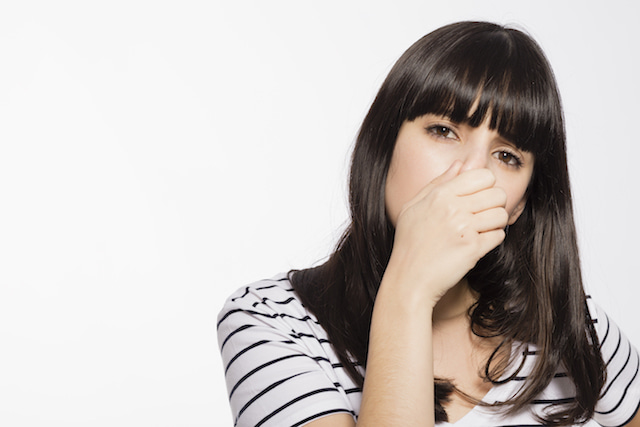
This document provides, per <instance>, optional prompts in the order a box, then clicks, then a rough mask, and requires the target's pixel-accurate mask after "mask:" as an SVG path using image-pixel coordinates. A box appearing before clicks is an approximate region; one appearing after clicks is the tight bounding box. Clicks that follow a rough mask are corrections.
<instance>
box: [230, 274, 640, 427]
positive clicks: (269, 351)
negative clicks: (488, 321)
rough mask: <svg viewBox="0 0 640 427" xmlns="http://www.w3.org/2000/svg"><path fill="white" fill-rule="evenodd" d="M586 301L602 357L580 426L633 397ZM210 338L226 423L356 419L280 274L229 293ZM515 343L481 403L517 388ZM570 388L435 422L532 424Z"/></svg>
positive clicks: (601, 419) (596, 311) (323, 346)
mask: <svg viewBox="0 0 640 427" xmlns="http://www.w3.org/2000/svg"><path fill="white" fill-rule="evenodd" d="M589 304H590V309H591V314H592V318H593V320H594V323H595V325H596V330H597V332H598V336H599V339H600V342H601V343H602V355H603V358H604V361H605V363H607V382H606V385H605V387H604V389H603V392H602V397H601V399H600V400H599V402H598V404H597V406H596V414H595V416H594V419H593V420H591V421H590V422H588V423H587V424H585V425H586V426H588V427H595V426H599V425H602V426H621V425H623V424H624V423H626V422H627V421H628V420H629V419H630V418H631V417H632V416H633V415H634V414H635V413H636V411H637V409H638V405H639V403H640V375H639V374H638V371H639V367H640V358H639V356H638V352H637V350H636V349H635V348H634V347H633V346H632V345H631V344H630V342H629V340H628V339H627V338H626V337H625V336H624V335H623V334H622V332H621V331H620V330H619V329H618V327H617V326H616V325H615V324H614V323H613V322H612V321H611V320H610V319H609V317H608V316H607V315H606V314H605V313H604V312H603V311H602V310H601V309H600V308H599V307H597V306H595V304H593V303H592V302H591V300H590V301H589ZM218 344H219V346H220V352H221V354H222V360H223V364H224V372H225V378H226V382H227V390H228V392H229V401H230V404H231V412H232V417H233V425H234V426H278V427H282V426H301V425H304V424H305V423H308V422H309V421H312V420H314V419H317V418H320V417H323V416H326V415H330V414H335V413H341V412H344V413H349V414H351V415H352V416H353V417H354V419H357V416H358V412H359V408H360V402H361V398H362V391H361V389H360V388H358V387H357V385H356V384H355V383H354V382H353V381H352V380H351V378H350V377H349V376H348V374H347V372H346V371H345V370H344V369H343V367H342V364H341V363H340V361H339V359H338V357H337V356H336V354H335V353H334V351H333V349H332V347H331V345H330V343H329V339H328V336H327V334H326V332H325V331H324V329H323V328H322V327H321V326H320V324H319V323H318V321H317V320H316V318H315V317H314V316H313V314H311V313H309V312H308V311H306V309H305V308H304V306H303V305H302V303H301V302H300V300H299V299H298V296H297V295H296V293H295V292H294V290H293V288H292V286H291V283H290V282H289V281H288V280H287V278H286V276H285V275H280V276H278V277H275V278H273V279H270V280H264V281H261V282H257V283H254V284H252V285H250V286H246V287H243V288H241V289H239V290H238V291H237V292H235V293H234V294H233V295H231V297H230V298H229V299H228V300H227V301H226V303H225V305H224V307H223V309H222V311H221V312H220V314H219V316H218ZM514 348H516V347H514ZM523 348H524V347H523ZM518 349H519V350H518V351H519V353H518V354H517V357H526V361H525V366H524V368H523V369H522V371H521V372H520V373H519V374H518V376H517V377H516V378H515V379H514V380H512V381H509V382H507V383H505V384H503V385H496V386H494V387H493V388H492V389H491V390H490V391H489V393H488V394H487V395H486V396H485V398H484V400H485V401H486V402H490V403H492V402H497V401H505V400H507V399H509V397H511V396H512V395H513V394H515V393H516V392H517V390H518V389H519V387H521V386H522V384H523V382H524V380H525V379H526V375H527V372H528V371H530V370H531V368H532V366H533V364H534V363H535V358H536V357H537V353H536V351H535V348H532V347H531V346H529V347H526V348H525V349H524V350H522V351H521V350H520V347H518ZM514 365H516V366H518V365H519V363H517V361H516V363H514ZM363 372H364V371H363ZM573 393H574V386H573V383H572V382H571V380H570V379H569V378H568V377H567V376H566V375H565V374H564V373H563V372H558V373H557V374H556V376H555V377H554V379H553V380H552V381H551V383H550V384H549V386H548V387H547V389H546V390H545V391H544V392H543V393H542V394H541V395H540V396H538V398H537V399H536V400H534V401H533V402H532V403H531V404H530V405H529V408H528V409H526V410H523V411H522V412H520V413H517V414H510V415H501V414H500V412H498V411H497V410H496V409H492V408H490V407H482V406H476V407H475V408H474V409H472V410H471V411H470V412H469V413H467V414H466V415H465V416H464V417H463V418H462V419H460V420H459V421H457V422H456V423H454V424H449V423H438V424H437V425H439V426H449V425H455V426H459V427H483V426H539V425H541V424H540V423H539V422H538V421H537V420H536V419H535V417H534V416H533V413H534V412H537V413H541V411H543V410H544V408H545V407H546V406H548V405H549V404H550V403H554V402H566V401H570V400H571V399H572V398H573V396H574V394H573Z"/></svg>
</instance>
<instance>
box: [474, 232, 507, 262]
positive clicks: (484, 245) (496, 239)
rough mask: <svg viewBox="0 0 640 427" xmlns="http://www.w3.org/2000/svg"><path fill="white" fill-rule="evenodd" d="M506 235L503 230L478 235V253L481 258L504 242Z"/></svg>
mask: <svg viewBox="0 0 640 427" xmlns="http://www.w3.org/2000/svg"><path fill="white" fill-rule="evenodd" d="M505 236H506V234H505V232H504V230H503V229H502V228H500V229H498V230H491V231H487V232H484V233H480V234H479V235H478V253H479V254H480V258H482V257H483V256H485V255H486V254H488V253H489V252H490V251H491V250H493V249H495V248H496V247H497V246H498V245H499V244H500V243H502V241H503V240H504V238H505Z"/></svg>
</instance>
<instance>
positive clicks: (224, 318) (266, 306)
mask: <svg viewBox="0 0 640 427" xmlns="http://www.w3.org/2000/svg"><path fill="white" fill-rule="evenodd" d="M246 316H254V317H257V318H261V319H262V320H263V321H265V322H269V319H271V320H274V321H275V322H273V323H277V319H278V318H296V319H298V320H300V321H307V320H313V321H315V319H312V316H311V315H310V313H308V312H307V310H306V309H305V308H304V306H303V305H302V303H301V302H300V300H299V299H298V296H297V294H296V293H295V291H294V289H293V287H292V286H291V282H289V279H288V278H287V276H286V275H285V274H279V275H277V276H275V277H273V278H271V279H266V280H261V281H259V282H255V283H253V284H251V285H248V286H243V287H242V288H240V289H238V290H237V291H235V292H234V293H233V294H231V296H229V298H227V300H226V302H225V304H224V306H223V307H222V310H221V311H220V313H219V314H218V323H217V326H218V329H220V327H221V325H224V324H231V323H237V318H244V317H246Z"/></svg>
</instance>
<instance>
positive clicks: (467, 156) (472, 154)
mask: <svg viewBox="0 0 640 427" xmlns="http://www.w3.org/2000/svg"><path fill="white" fill-rule="evenodd" d="M460 160H462V162H463V164H462V168H461V170H460V171H461V172H465V171H469V170H472V169H482V168H486V167H487V166H488V161H489V153H488V152H487V150H486V149H485V148H484V147H481V146H467V147H465V149H464V152H463V153H461V158H460Z"/></svg>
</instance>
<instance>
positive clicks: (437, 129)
mask: <svg viewBox="0 0 640 427" xmlns="http://www.w3.org/2000/svg"><path fill="white" fill-rule="evenodd" d="M427 132H429V133H431V134H433V135H434V136H436V137H438V138H446V139H458V135H456V133H455V132H454V131H453V130H451V129H450V128H448V127H447V126H443V125H433V126H429V127H428V128H427Z"/></svg>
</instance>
